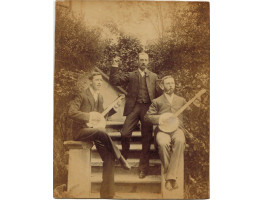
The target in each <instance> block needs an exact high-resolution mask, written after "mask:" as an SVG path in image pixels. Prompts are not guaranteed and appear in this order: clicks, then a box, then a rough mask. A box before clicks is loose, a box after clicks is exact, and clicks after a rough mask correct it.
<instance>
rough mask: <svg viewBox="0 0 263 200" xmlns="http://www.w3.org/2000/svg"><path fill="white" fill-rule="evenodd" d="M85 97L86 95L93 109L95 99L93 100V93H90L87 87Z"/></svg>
mask: <svg viewBox="0 0 263 200" xmlns="http://www.w3.org/2000/svg"><path fill="white" fill-rule="evenodd" d="M87 97H88V100H89V102H90V105H91V109H92V110H93V109H94V106H95V100H94V98H93V95H92V94H91V91H90V89H89V88H88V89H87Z"/></svg>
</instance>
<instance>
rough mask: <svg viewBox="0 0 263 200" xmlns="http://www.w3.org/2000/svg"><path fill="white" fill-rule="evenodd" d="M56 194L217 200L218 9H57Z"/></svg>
mask: <svg viewBox="0 0 263 200" xmlns="http://www.w3.org/2000/svg"><path fill="white" fill-rule="evenodd" d="M54 42H55V44H54V49H55V50H54V53H55V56H54V121H53V122H54V126H53V128H54V129H53V130H54V134H53V197H54V198H85V199H93V198H101V199H209V198H210V4H209V2H198V1H197V2H191V1H88V0H86V1H85V0H82V1H79V0H65V1H56V2H55V39H54Z"/></svg>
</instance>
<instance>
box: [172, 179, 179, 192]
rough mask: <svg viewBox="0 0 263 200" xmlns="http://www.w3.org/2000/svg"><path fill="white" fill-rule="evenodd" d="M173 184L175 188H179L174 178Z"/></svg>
mask: <svg viewBox="0 0 263 200" xmlns="http://www.w3.org/2000/svg"><path fill="white" fill-rule="evenodd" d="M172 186H173V189H174V190H175V189H177V188H179V186H178V184H177V182H176V180H173V181H172Z"/></svg>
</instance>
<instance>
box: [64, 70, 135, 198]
mask: <svg viewBox="0 0 263 200" xmlns="http://www.w3.org/2000/svg"><path fill="white" fill-rule="evenodd" d="M89 79H90V87H89V88H88V89H86V90H85V91H83V92H81V93H80V94H78V96H77V97H76V98H75V99H74V100H73V101H72V102H71V104H70V107H69V111H68V115H69V117H70V118H72V119H73V121H74V123H73V130H74V139H75V140H79V141H92V142H94V144H95V145H96V148H97V150H98V152H99V154H100V156H101V158H102V160H103V172H102V184H101V189H100V195H101V198H104V199H110V198H113V197H114V194H115V191H114V165H115V159H118V160H119V161H120V163H121V165H122V166H123V168H124V169H127V170H129V169H130V168H131V167H130V166H129V164H128V162H127V161H126V160H125V159H124V157H123V156H122V155H121V153H120V151H119V149H118V148H117V146H116V145H115V144H114V143H113V141H112V140H111V138H110V136H109V135H108V134H107V133H106V131H105V129H101V128H93V127H87V125H86V123H88V122H90V119H91V118H93V119H94V118H95V119H99V118H100V116H99V114H98V113H101V112H102V111H103V110H104V109H103V97H102V95H101V94H100V93H99V91H100V89H101V87H102V82H103V79H102V75H101V74H100V73H98V72H95V73H92V75H91V76H90V78H89ZM94 111H95V112H94ZM96 112H98V113H96ZM110 112H111V114H113V113H114V109H112V110H111V111H110Z"/></svg>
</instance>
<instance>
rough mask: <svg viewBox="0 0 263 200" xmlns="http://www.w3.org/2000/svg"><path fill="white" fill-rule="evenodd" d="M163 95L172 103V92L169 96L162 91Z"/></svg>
mask: <svg viewBox="0 0 263 200" xmlns="http://www.w3.org/2000/svg"><path fill="white" fill-rule="evenodd" d="M164 96H165V97H166V99H167V100H168V101H169V102H170V103H171V104H172V101H173V98H174V93H173V94H172V95H171V96H170V95H169V94H166V93H164Z"/></svg>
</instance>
